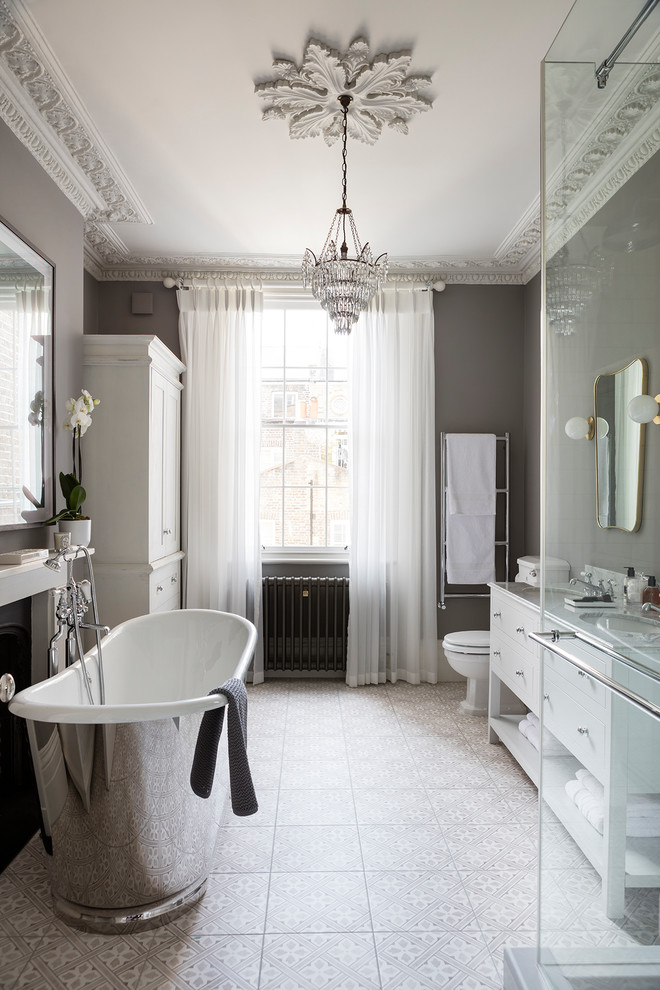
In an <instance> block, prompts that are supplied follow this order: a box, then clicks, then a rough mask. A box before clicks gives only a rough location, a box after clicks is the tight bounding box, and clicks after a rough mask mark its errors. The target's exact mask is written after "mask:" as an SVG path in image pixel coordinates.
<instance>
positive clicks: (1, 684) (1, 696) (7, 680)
mask: <svg viewBox="0 0 660 990" xmlns="http://www.w3.org/2000/svg"><path fill="white" fill-rule="evenodd" d="M15 693H16V681H15V680H14V678H13V677H12V675H11V674H3V675H2V677H0V701H11V699H12V698H13V697H14V694H15Z"/></svg>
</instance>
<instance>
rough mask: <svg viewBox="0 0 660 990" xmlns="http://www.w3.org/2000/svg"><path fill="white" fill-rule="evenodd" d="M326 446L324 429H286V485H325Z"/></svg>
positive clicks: (305, 427)
mask: <svg viewBox="0 0 660 990" xmlns="http://www.w3.org/2000/svg"><path fill="white" fill-rule="evenodd" d="M326 444H327V433H326V430H325V428H324V427H307V426H303V427H286V428H285V430H284V484H285V485H309V484H312V485H325V483H326V482H325V461H326Z"/></svg>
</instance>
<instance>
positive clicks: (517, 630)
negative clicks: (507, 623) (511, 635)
mask: <svg viewBox="0 0 660 990" xmlns="http://www.w3.org/2000/svg"><path fill="white" fill-rule="evenodd" d="M516 632H519V633H524V632H525V627H524V626H516Z"/></svg>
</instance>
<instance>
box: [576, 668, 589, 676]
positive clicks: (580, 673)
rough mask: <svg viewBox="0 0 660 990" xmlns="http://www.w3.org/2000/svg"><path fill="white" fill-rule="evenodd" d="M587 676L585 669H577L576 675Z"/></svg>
mask: <svg viewBox="0 0 660 990" xmlns="http://www.w3.org/2000/svg"><path fill="white" fill-rule="evenodd" d="M588 676H589V675H588V674H587V672H586V671H584V670H578V677H588Z"/></svg>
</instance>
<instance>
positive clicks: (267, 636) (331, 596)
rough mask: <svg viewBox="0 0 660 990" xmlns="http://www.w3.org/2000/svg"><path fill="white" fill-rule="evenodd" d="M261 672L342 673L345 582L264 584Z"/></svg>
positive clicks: (308, 580) (321, 580) (278, 580)
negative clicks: (262, 665) (262, 664)
mask: <svg viewBox="0 0 660 990" xmlns="http://www.w3.org/2000/svg"><path fill="white" fill-rule="evenodd" d="M262 601H263V606H262V611H263V628H264V670H265V671H278V670H282V671H287V670H289V671H342V670H346V641H347V634H348V608H349V602H348V578H334V577H317V578H313V577H303V578H300V577H295V578H292V577H266V578H264V579H263V599H262Z"/></svg>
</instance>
